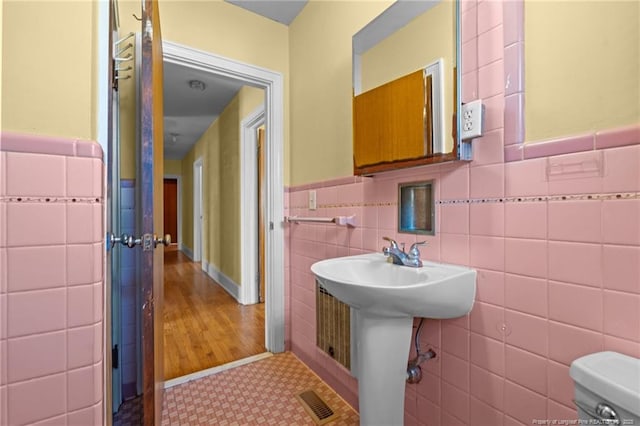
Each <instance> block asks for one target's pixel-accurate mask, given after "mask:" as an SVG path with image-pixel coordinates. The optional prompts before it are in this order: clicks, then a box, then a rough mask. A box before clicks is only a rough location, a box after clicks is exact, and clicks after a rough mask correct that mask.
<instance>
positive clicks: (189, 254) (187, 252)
mask: <svg viewBox="0 0 640 426" xmlns="http://www.w3.org/2000/svg"><path fill="white" fill-rule="evenodd" d="M178 250H180V251H181V252H182V253H184V255H185V256H187V257H188V258H189V259H191V260H192V261H193V251H191V249H190V248H189V247H187V246H185V245H184V244H180V245H179V246H178Z"/></svg>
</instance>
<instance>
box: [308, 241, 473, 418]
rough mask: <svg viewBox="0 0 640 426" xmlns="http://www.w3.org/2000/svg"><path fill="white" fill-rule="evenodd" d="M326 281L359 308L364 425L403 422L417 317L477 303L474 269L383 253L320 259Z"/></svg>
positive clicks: (456, 311) (318, 269)
mask: <svg viewBox="0 0 640 426" xmlns="http://www.w3.org/2000/svg"><path fill="white" fill-rule="evenodd" d="M311 271H312V272H313V273H314V275H315V276H316V277H317V279H318V280H319V281H320V283H321V284H322V286H323V287H324V288H326V289H327V291H329V293H331V294H332V295H333V296H335V297H337V298H338V299H339V300H341V301H342V302H344V303H346V304H348V305H350V306H351V307H352V308H355V309H356V311H355V313H356V318H355V319H356V324H355V333H356V342H357V357H358V359H357V366H358V367H357V368H358V371H357V376H358V398H359V405H360V424H361V425H365V426H373V425H380V426H401V425H402V424H403V419H404V389H405V380H406V372H407V361H408V358H409V348H410V346H411V332H412V324H413V318H414V317H423V318H456V317H460V316H463V315H466V314H467V313H468V312H469V311H470V310H471V307H472V306H473V300H474V298H475V292H476V271H475V270H473V269H470V268H466V267H463V266H456V265H448V264H440V263H433V262H424V264H423V266H422V267H420V268H411V267H408V266H399V265H394V264H391V263H388V262H387V259H386V257H384V255H382V254H379V253H371V254H365V255H359V256H347V257H339V258H335V259H327V260H323V261H320V262H316V263H314V264H313V265H312V266H311Z"/></svg>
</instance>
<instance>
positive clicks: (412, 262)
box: [382, 237, 427, 268]
mask: <svg viewBox="0 0 640 426" xmlns="http://www.w3.org/2000/svg"><path fill="white" fill-rule="evenodd" d="M382 239H383V240H385V241H388V242H389V247H382V253H383V254H384V255H385V256H387V257H391V259H392V260H393V263H394V264H396V265H403V266H410V267H412V268H420V267H422V260H420V250H419V249H418V246H423V245H425V244H427V242H426V241H420V242H417V243H413V244H411V248H410V249H409V253H405V251H404V243H401V244H402V249H400V248H399V247H398V243H396V241H395V240H394V239H393V238H389V237H382Z"/></svg>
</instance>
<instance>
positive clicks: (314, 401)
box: [296, 390, 336, 425]
mask: <svg viewBox="0 0 640 426" xmlns="http://www.w3.org/2000/svg"><path fill="white" fill-rule="evenodd" d="M296 398H297V399H298V401H300V403H301V404H302V406H303V407H304V409H305V410H306V411H307V413H309V415H310V416H311V418H313V421H314V422H315V423H316V424H317V425H323V424H325V423H328V422H330V421H332V420H335V417H336V414H335V413H334V412H333V410H332V409H331V408H330V407H329V406H328V405H327V403H326V402H324V401H323V400H322V398H320V397H319V396H318V394H317V393H316V392H315V391H313V390H307V391H304V392H302V393H300V394H298V395H296Z"/></svg>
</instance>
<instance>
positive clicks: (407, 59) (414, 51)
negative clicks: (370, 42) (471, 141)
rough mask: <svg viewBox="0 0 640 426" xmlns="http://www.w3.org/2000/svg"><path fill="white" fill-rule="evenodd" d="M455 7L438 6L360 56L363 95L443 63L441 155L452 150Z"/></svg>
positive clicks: (449, 5) (444, 3)
mask: <svg viewBox="0 0 640 426" xmlns="http://www.w3.org/2000/svg"><path fill="white" fill-rule="evenodd" d="M455 6H456V5H455V3H454V2H451V1H443V2H441V3H440V4H438V5H437V6H435V7H433V8H432V9H429V10H428V11H427V12H425V13H423V14H422V15H420V16H418V17H416V18H415V19H413V20H412V21H411V22H409V23H408V24H407V25H406V26H405V27H403V28H401V29H399V30H398V31H396V32H395V33H393V34H392V35H390V36H389V37H387V38H386V39H384V40H382V41H381V42H380V43H378V44H377V45H376V46H374V47H372V48H371V49H369V50H368V51H366V52H365V53H364V54H363V55H362V56H361V68H362V72H361V77H362V80H361V82H362V91H363V92H366V91H367V90H370V89H373V88H374V87H378V86H380V85H382V84H384V83H387V82H389V81H392V80H395V79H397V78H399V77H402V76H404V75H407V74H410V73H412V72H414V71H417V70H419V69H421V68H424V67H425V66H426V65H430V64H432V63H434V62H435V61H437V60H438V59H440V58H442V59H443V72H444V75H443V77H444V78H443V81H444V101H445V108H444V117H445V120H444V122H445V127H444V134H445V152H450V151H451V150H452V149H453V138H451V136H450V135H451V124H452V121H451V119H450V118H447V117H452V116H453V103H454V100H453V68H454V67H455V58H456V55H455V46H456V45H455V42H456V25H455V24H456V23H455Z"/></svg>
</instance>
